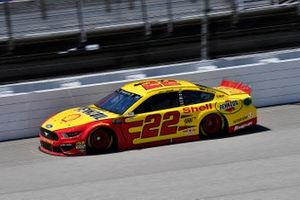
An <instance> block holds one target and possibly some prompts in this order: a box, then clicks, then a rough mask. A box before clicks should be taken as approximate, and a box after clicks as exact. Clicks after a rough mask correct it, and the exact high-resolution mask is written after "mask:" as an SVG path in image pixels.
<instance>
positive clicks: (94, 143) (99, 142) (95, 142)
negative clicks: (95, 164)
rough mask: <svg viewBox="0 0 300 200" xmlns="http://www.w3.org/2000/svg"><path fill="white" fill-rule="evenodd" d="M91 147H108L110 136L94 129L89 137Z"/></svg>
mask: <svg viewBox="0 0 300 200" xmlns="http://www.w3.org/2000/svg"><path fill="white" fill-rule="evenodd" d="M90 143H91V147H92V148H94V149H98V150H100V149H103V150H105V149H108V148H109V147H110V146H111V145H112V137H111V135H109V134H108V133H106V132H104V131H102V130H96V131H94V132H93V133H92V135H91V138H90Z"/></svg>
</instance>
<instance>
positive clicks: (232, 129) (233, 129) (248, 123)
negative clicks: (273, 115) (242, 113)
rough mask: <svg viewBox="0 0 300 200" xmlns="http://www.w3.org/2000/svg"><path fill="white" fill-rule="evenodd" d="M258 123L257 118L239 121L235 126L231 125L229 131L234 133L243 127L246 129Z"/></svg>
mask: <svg viewBox="0 0 300 200" xmlns="http://www.w3.org/2000/svg"><path fill="white" fill-rule="evenodd" d="M256 124H257V118H256V117H255V118H253V119H250V120H247V121H245V122H242V123H239V124H237V125H234V126H231V127H229V130H228V131H229V133H234V132H236V131H239V130H241V129H245V128H248V127H250V126H254V125H256Z"/></svg>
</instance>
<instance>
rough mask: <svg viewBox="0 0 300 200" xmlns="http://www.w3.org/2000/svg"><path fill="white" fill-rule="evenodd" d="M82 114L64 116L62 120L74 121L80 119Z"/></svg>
mask: <svg viewBox="0 0 300 200" xmlns="http://www.w3.org/2000/svg"><path fill="white" fill-rule="evenodd" d="M80 116H81V115H80V114H71V115H68V116H66V117H64V118H63V119H62V120H61V121H63V122H69V121H73V120H75V119H78V118H79V117H80Z"/></svg>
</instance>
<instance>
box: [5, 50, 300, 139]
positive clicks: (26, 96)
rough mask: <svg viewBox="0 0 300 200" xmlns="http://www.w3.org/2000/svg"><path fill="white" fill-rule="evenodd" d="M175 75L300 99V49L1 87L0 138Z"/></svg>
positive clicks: (32, 130) (267, 100)
mask: <svg viewBox="0 0 300 200" xmlns="http://www.w3.org/2000/svg"><path fill="white" fill-rule="evenodd" d="M145 78H147V79H148V78H176V79H185V80H189V81H193V82H198V83H201V84H204V85H208V86H216V85H218V84H219V82H220V81H221V80H222V79H231V80H235V81H242V82H244V83H247V84H249V85H251V86H252V89H253V94H252V95H253V98H254V103H255V104H256V105H257V106H269V105H275V104H284V103H291V102H299V101H300V50H293V51H282V52H274V53H267V54H256V55H249V56H244V57H231V58H222V59H217V60H210V61H199V62H190V63H182V64H174V65H167V66H159V67H151V68H142V69H133V70H124V71H118V72H111V73H102V74H94V75H89V76H77V77H71V78H62V79H53V80H46V81H39V82H28V83H20V84H11V85H3V86H1V87H0V112H1V116H0V141H3V140H10V139H18V138H24V137H32V136H37V135H38V132H39V126H40V124H41V123H42V121H44V120H45V119H47V117H49V116H51V115H52V114H54V113H56V112H58V111H61V110H63V109H66V108H68V107H73V106H80V105H86V104H92V103H93V102H96V101H97V100H99V98H101V97H103V96H104V95H106V94H107V93H109V92H111V91H113V90H115V89H116V88H118V87H120V86H121V85H123V84H124V83H126V82H129V81H132V80H136V79H145Z"/></svg>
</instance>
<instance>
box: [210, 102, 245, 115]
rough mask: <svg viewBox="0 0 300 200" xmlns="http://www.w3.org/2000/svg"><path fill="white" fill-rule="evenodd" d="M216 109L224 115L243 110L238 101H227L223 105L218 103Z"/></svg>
mask: <svg viewBox="0 0 300 200" xmlns="http://www.w3.org/2000/svg"><path fill="white" fill-rule="evenodd" d="M216 108H217V109H218V110H219V111H220V112H221V113H224V114H232V113H235V112H238V111H239V110H240V109H241V108H242V104H241V102H240V101H238V100H233V101H226V102H223V103H217V104H216Z"/></svg>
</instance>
